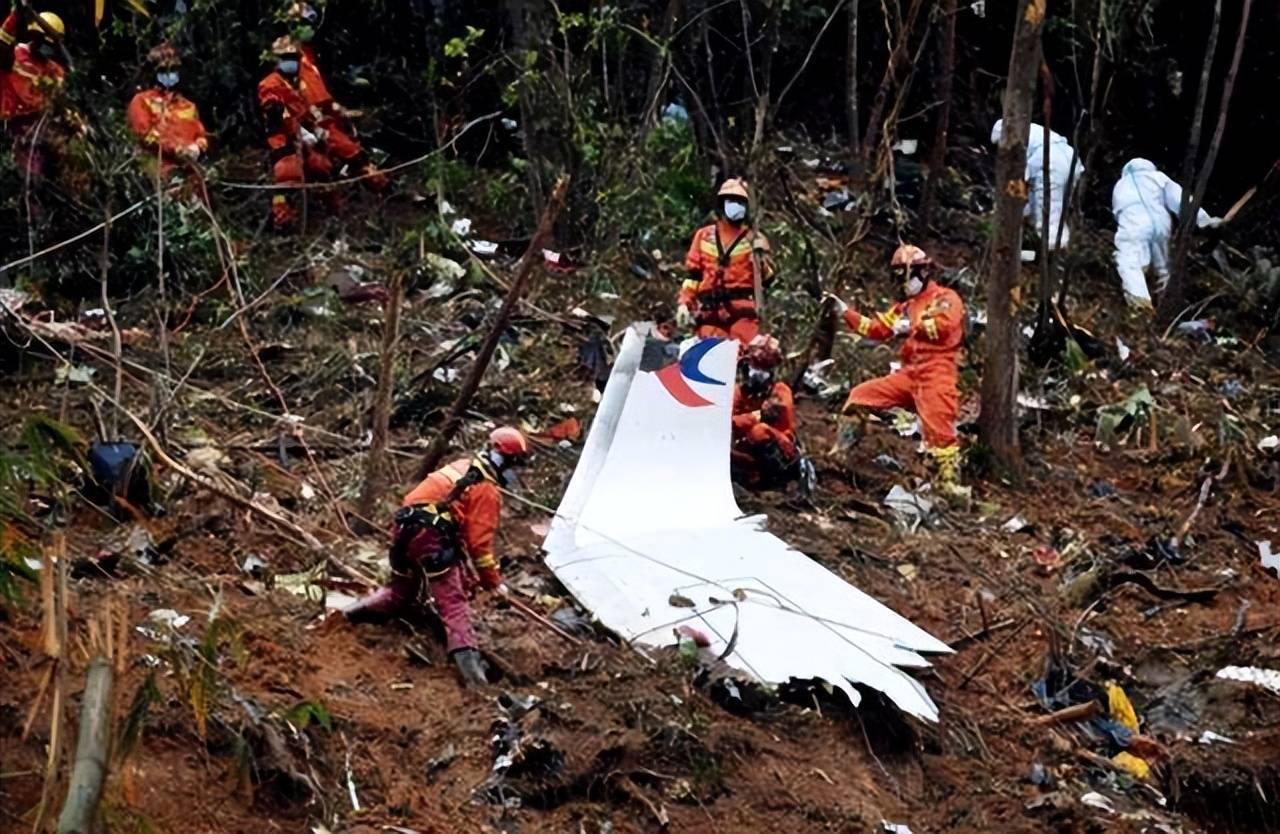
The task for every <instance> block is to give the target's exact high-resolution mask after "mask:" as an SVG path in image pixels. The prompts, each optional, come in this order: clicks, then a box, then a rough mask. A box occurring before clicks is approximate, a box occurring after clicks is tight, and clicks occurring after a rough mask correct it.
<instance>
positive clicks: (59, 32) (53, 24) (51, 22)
mask: <svg viewBox="0 0 1280 834" xmlns="http://www.w3.org/2000/svg"><path fill="white" fill-rule="evenodd" d="M36 18H37V20H33V21H31V22H30V23H28V24H27V34H28V35H43V36H45V37H46V38H52V39H53V40H55V41H60V40H62V39H63V37H65V36H66V34H67V27H66V26H65V25H63V23H62V18H60V17H58V16H57V15H56V14H54V13H53V12H40V14H38V15H36ZM42 23H43V24H44V25H43V26H42V25H41V24H42Z"/></svg>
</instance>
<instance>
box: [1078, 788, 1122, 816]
mask: <svg viewBox="0 0 1280 834" xmlns="http://www.w3.org/2000/svg"><path fill="white" fill-rule="evenodd" d="M1080 801H1081V802H1083V803H1084V804H1085V805H1088V806H1089V807H1091V808H1101V809H1102V810H1103V811H1106V812H1107V813H1108V814H1114V813H1115V812H1116V806H1115V803H1114V802H1112V801H1111V800H1110V799H1108V798H1107V797H1105V796H1103V795H1102V794H1100V793H1098V792H1097V791H1089V792H1088V793H1087V794H1085V795H1084V796H1082V797H1080Z"/></svg>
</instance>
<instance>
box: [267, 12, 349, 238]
mask: <svg viewBox="0 0 1280 834" xmlns="http://www.w3.org/2000/svg"><path fill="white" fill-rule="evenodd" d="M271 52H272V54H273V55H275V56H276V68H275V70H274V71H272V72H271V73H270V74H269V75H268V76H267V77H266V78H264V79H262V80H261V81H260V82H258V105H259V107H260V108H261V110H262V119H263V121H264V122H265V123H266V127H267V147H268V148H269V149H270V151H271V173H272V174H273V175H274V177H275V181H276V183H277V184H279V185H287V184H294V183H323V182H328V181H329V180H330V179H332V177H333V162H332V161H331V160H330V159H329V155H328V154H327V153H326V146H325V140H326V139H327V138H328V134H327V132H326V131H325V130H324V128H322V127H321V126H320V125H319V123H318V122H317V120H316V118H315V115H314V114H313V113H312V110H311V105H310V104H308V103H307V100H306V98H305V97H304V96H303V94H302V89H301V87H300V85H299V81H298V71H299V69H300V67H301V60H302V53H301V48H300V47H299V46H298V43H297V42H296V41H294V40H293V39H292V38H288V37H283V38H276V40H275V43H273V44H272V45H271ZM297 190H299V189H288V190H286V191H278V192H276V193H275V194H273V195H272V197H271V219H272V221H273V222H274V223H275V227H276V229H277V230H284V229H288V228H290V227H291V226H293V224H294V223H295V222H297V219H298V213H297V211H296V210H295V209H294V207H293V205H292V201H291V195H290V193H289V192H290V191H297ZM319 191H320V196H321V198H322V199H323V200H324V201H325V203H326V205H327V208H328V209H329V211H330V212H331V213H336V212H337V210H338V207H339V201H338V195H337V194H336V193H335V192H334V191H333V190H331V189H328V188H324V189H319Z"/></svg>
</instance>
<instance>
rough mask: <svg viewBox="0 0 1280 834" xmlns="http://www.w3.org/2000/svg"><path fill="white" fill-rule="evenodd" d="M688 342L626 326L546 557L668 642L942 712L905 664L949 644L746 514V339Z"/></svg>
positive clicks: (637, 638) (635, 627) (561, 573)
mask: <svg viewBox="0 0 1280 834" xmlns="http://www.w3.org/2000/svg"><path fill="white" fill-rule="evenodd" d="M682 347H683V350H682V352H681V353H680V356H679V359H677V358H676V357H675V355H674V351H675V350H676V347H675V346H674V345H670V344H668V343H664V342H660V341H657V340H648V341H646V339H645V337H644V336H642V335H641V334H640V333H639V332H638V331H637V330H636V329H635V328H632V329H631V330H629V331H628V332H627V334H626V337H625V339H624V340H623V343H622V348H621V350H620V351H619V353H618V357H617V361H616V362H615V363H614V367H613V372H612V374H611V376H610V377H609V382H608V385H607V386H606V388H605V392H604V396H603V398H602V399H601V402H600V407H599V410H598V411H597V414H596V417H595V420H594V421H593V423H592V426H591V431H590V433H589V434H588V436H587V440H586V444H585V446H584V448H583V452H582V458H581V460H580V461H579V463H578V467H577V469H576V471H575V472H574V474H573V478H572V480H571V481H570V482H569V487H568V489H567V490H566V491H565V494H564V498H563V500H562V501H561V503H560V508H559V511H558V513H557V515H556V518H555V520H554V521H553V522H552V524H551V528H550V530H549V532H548V534H547V537H546V540H545V542H544V544H543V548H544V550H545V551H546V554H547V555H546V562H547V565H548V567H550V568H551V570H552V571H553V572H554V573H555V575H556V576H557V577H558V578H559V579H560V581H561V582H563V583H564V584H565V587H567V588H568V589H569V590H570V592H572V593H573V595H574V596H575V597H576V598H577V599H578V601H579V602H581V603H582V604H583V605H584V606H585V607H586V608H587V609H589V610H590V611H592V612H594V614H595V616H596V617H597V618H598V619H599V620H600V621H601V622H602V623H603V624H604V625H605V626H606V627H608V628H610V629H612V630H613V631H615V632H617V633H618V634H620V635H621V636H622V637H623V638H624V639H626V640H628V641H631V642H633V643H639V644H644V645H649V646H658V647H661V646H670V645H673V643H674V640H675V638H674V636H673V631H674V629H676V628H677V627H679V626H680V625H683V624H686V623H687V624H690V625H692V626H695V627H696V628H697V629H698V630H699V631H703V632H705V633H706V634H707V636H708V637H709V638H710V640H711V646H710V651H711V652H713V653H715V654H717V655H723V657H724V660H725V662H726V663H728V664H729V665H731V666H733V667H734V668H736V669H739V670H741V671H742V672H744V673H745V674H746V675H748V676H750V677H751V678H754V679H755V680H757V681H760V682H762V683H768V684H781V683H785V682H787V681H789V680H791V679H798V680H812V679H822V680H824V681H826V682H827V683H829V684H831V685H832V686H835V687H838V688H840V689H842V690H843V691H844V692H845V693H846V694H847V695H848V696H849V698H850V699H851V700H852V702H853V703H854V704H857V703H859V702H860V700H861V696H860V695H859V693H858V690H857V689H856V688H855V687H854V684H860V685H864V686H866V687H869V688H871V689H875V690H878V691H880V692H882V693H884V694H885V695H886V696H888V697H889V698H890V699H892V700H893V701H894V703H896V704H897V705H898V706H899V707H900V708H901V709H903V710H905V711H906V712H908V713H911V714H912V715H915V716H918V717H920V718H924V719H928V720H930V721H936V720H937V717H938V709H937V707H936V706H935V705H934V703H933V701H932V700H931V699H930V698H929V695H928V693H927V692H926V691H925V689H924V687H923V686H921V685H920V684H919V683H918V682H917V681H915V680H914V679H913V678H912V677H911V676H910V675H908V674H906V673H905V672H903V671H902V669H903V668H908V669H910V668H923V667H927V666H928V665H929V663H928V661H926V660H925V659H924V658H923V657H922V656H921V653H930V652H949V651H951V650H950V648H949V647H948V646H947V645H946V644H945V643H942V642H941V641H939V640H938V639H936V638H934V637H932V636H931V635H929V634H928V633H926V632H925V631H923V630H922V629H920V628H919V627H917V626H915V625H913V624H912V623H911V622H910V621H908V620H906V619H905V618H903V617H901V616H899V615H898V614H896V613H894V612H893V611H891V610H889V609H888V608H886V607H885V606H884V605H881V604H880V603H879V602H877V601H876V600H874V599H872V598H871V597H869V596H868V595H866V594H864V593H863V592H862V591H859V590H858V589H857V588H854V587H853V586H851V585H849V584H847V583H846V582H845V581H844V580H842V579H840V577H838V576H836V575H835V574H833V573H832V572H830V571H828V570H827V569H826V568H824V567H822V566H821V565H819V564H818V563H817V562H815V561H813V560H811V559H809V558H808V557H807V556H805V555H804V554H803V553H800V552H798V551H796V550H793V549H792V548H791V547H790V546H788V545H787V544H786V542H784V541H782V540H781V539H779V538H777V537H776V536H773V535H771V534H770V533H768V532H765V530H764V518H763V517H762V516H756V517H752V518H743V517H742V511H741V510H740V509H739V508H738V505H737V502H736V501H735V500H734V497H733V490H732V487H731V485H730V482H729V444H730V422H731V421H730V417H731V410H732V402H733V387H734V371H735V367H736V360H737V344H736V343H735V342H731V341H720V340H715V339H705V340H700V341H699V340H692V339H691V340H689V341H688V342H686V343H685V344H684V345H683V346H682ZM672 599H676V600H678V601H681V602H682V603H684V604H682V606H680V607H676V606H673V605H671V604H670V602H669V601H670V600H672ZM689 600H691V601H692V602H693V604H694V607H693V608H689V607H687V602H686V601H689Z"/></svg>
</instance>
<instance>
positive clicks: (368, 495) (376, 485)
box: [359, 269, 404, 519]
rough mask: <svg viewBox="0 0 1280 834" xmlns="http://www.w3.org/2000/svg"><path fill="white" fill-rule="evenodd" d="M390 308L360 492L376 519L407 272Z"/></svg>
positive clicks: (395, 285) (396, 282) (399, 277)
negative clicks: (370, 435) (371, 435)
mask: <svg viewBox="0 0 1280 834" xmlns="http://www.w3.org/2000/svg"><path fill="white" fill-rule="evenodd" d="M387 289H388V298H387V304H386V308H385V310H384V312H383V315H382V345H381V353H380V354H379V356H378V388H377V391H376V392H375V393H374V398H373V427H372V429H373V437H372V439H371V440H370V441H369V454H368V455H367V456H366V457H365V463H364V485H363V486H362V487H361V489H360V504H359V507H360V515H362V516H363V517H364V518H366V519H371V518H373V517H374V516H375V515H376V514H377V513H376V512H375V510H376V507H377V502H378V497H379V496H380V495H382V491H383V489H384V487H385V484H386V457H387V434H388V432H389V431H390V426H391V402H392V399H393V395H394V393H395V377H396V345H397V343H398V342H399V339H400V307H401V305H402V303H403V301H404V272H403V271H401V270H399V269H397V270H396V271H395V272H394V273H392V275H391V286H389V287H388V288H387Z"/></svg>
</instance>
